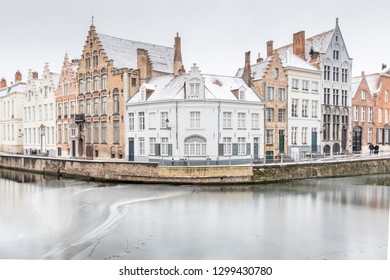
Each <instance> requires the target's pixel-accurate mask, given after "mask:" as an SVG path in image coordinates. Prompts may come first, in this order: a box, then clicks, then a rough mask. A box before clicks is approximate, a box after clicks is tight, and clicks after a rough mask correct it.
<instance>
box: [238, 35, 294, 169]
mask: <svg viewBox="0 0 390 280" xmlns="http://www.w3.org/2000/svg"><path fill="white" fill-rule="evenodd" d="M272 43H273V42H272V41H269V42H267V58H266V59H265V60H263V59H261V58H259V59H258V60H257V63H256V64H254V65H250V53H249V52H248V53H246V59H245V67H244V68H242V69H239V70H238V73H237V74H236V76H238V77H243V79H244V80H245V81H246V83H247V84H248V85H249V86H251V87H252V88H253V89H254V90H255V92H257V93H258V94H259V96H260V98H261V99H262V100H263V101H264V102H265V109H264V112H265V118H264V130H265V131H264V154H265V157H266V161H268V162H270V161H272V160H277V159H279V158H280V157H281V156H282V155H284V154H286V153H287V151H288V149H287V147H288V143H287V119H288V118H287V85H288V78H287V75H286V73H285V70H284V68H283V65H282V61H281V59H280V57H279V54H278V53H277V52H274V51H273V46H272Z"/></svg>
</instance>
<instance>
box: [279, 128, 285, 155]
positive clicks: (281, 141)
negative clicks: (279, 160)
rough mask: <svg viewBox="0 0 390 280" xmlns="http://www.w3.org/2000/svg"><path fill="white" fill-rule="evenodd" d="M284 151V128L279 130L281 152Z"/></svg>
mask: <svg viewBox="0 0 390 280" xmlns="http://www.w3.org/2000/svg"><path fill="white" fill-rule="evenodd" d="M283 153H284V130H279V154H283Z"/></svg>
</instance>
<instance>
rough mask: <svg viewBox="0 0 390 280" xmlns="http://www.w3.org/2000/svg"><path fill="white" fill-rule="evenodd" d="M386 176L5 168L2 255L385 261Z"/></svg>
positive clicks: (0, 201) (0, 193) (0, 184)
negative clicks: (158, 181)
mask: <svg viewBox="0 0 390 280" xmlns="http://www.w3.org/2000/svg"><path fill="white" fill-rule="evenodd" d="M389 182H390V176H387V175H378V176H359V177H350V178H337V179H323V180H300V181H293V182H288V183H281V184H272V185H259V186H229V188H228V189H229V191H220V190H218V191H213V190H212V189H213V187H202V186H183V187H178V186H168V185H163V186H162V185H133V184H129V185H123V184H122V185H115V184H101V183H96V182H80V181H74V180H64V179H61V180H58V179H56V178H53V177H49V176H42V175H34V174H28V173H22V172H15V171H6V170H1V169H0V240H1V242H0V258H27V259H385V258H386V254H387V252H386V250H387V242H388V240H387V236H388V223H389V200H390V199H389V195H390V188H389V187H388V185H389ZM240 189H241V190H242V191H239V190H240ZM232 190H235V191H232Z"/></svg>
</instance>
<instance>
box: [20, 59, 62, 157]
mask: <svg viewBox="0 0 390 280" xmlns="http://www.w3.org/2000/svg"><path fill="white" fill-rule="evenodd" d="M58 79H59V74H56V73H52V72H50V69H49V64H48V63H46V64H45V68H44V70H43V74H42V78H41V79H39V78H38V73H37V72H32V71H31V70H29V73H28V80H27V85H26V90H25V102H24V108H23V110H24V112H23V114H24V133H23V135H24V136H23V144H24V154H28V155H38V154H39V155H50V156H56V132H55V125H56V114H55V112H56V108H55V104H56V99H55V98H56V90H57V85H58Z"/></svg>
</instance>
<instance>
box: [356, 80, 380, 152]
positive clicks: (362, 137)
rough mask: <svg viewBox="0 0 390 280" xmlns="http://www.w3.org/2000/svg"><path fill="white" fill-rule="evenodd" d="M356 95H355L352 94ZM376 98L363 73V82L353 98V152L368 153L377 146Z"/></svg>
mask: <svg viewBox="0 0 390 280" xmlns="http://www.w3.org/2000/svg"><path fill="white" fill-rule="evenodd" d="M352 94H354V93H352ZM374 105H375V103H374V97H373V95H372V92H371V90H370V87H369V86H368V83H367V79H366V76H365V74H364V73H362V77H361V81H360V84H359V86H358V88H357V89H356V92H355V94H354V96H353V98H352V117H351V120H352V152H354V153H360V152H364V153H366V152H368V151H369V149H368V148H369V144H370V143H374V144H375V135H374V134H375V128H374V124H375V117H374V115H375V114H374Z"/></svg>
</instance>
